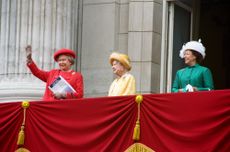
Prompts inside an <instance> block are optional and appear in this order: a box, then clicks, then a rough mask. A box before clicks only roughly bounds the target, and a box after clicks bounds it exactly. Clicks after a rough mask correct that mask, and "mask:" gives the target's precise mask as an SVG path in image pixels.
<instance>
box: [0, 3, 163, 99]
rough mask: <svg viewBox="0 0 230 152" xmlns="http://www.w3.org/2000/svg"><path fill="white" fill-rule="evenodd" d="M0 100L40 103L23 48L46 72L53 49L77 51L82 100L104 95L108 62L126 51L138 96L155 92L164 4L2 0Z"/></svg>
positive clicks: (51, 63) (40, 89) (110, 77)
mask: <svg viewBox="0 0 230 152" xmlns="http://www.w3.org/2000/svg"><path fill="white" fill-rule="evenodd" d="M0 10H1V14H0V15H1V28H0V38H1V41H0V48H1V49H0V69H1V71H0V101H13V100H16V101H20V100H24V99H27V100H39V99H41V96H42V94H43V91H44V86H45V83H43V82H41V81H40V80H38V79H37V78H36V77H34V76H33V75H31V74H30V72H29V71H28V69H27V67H26V65H25V60H26V59H25V51H24V48H25V46H26V45H27V44H31V45H32V47H33V58H34V60H35V62H36V63H37V65H38V66H39V67H40V68H42V69H44V70H50V69H52V68H55V67H56V65H55V63H54V61H53V56H52V55H53V53H54V51H55V50H57V49H59V48H62V47H67V48H71V49H73V50H76V53H77V62H76V66H75V67H74V68H75V70H77V71H80V72H81V73H82V74H83V77H84V87H85V89H84V91H85V97H95V96H106V95H107V92H108V89H109V86H110V84H111V82H112V81H113V79H114V76H113V74H112V70H111V66H110V65H109V62H108V58H109V55H110V54H111V52H112V51H121V52H123V53H127V54H128V55H129V57H130V58H131V62H132V67H133V68H132V70H131V73H132V74H133V75H134V76H135V78H136V82H137V92H138V93H159V92H160V79H161V78H160V73H161V41H162V11H163V0H138V1H137V0H34V1H31V0H23V1H17V0H1V9H0Z"/></svg>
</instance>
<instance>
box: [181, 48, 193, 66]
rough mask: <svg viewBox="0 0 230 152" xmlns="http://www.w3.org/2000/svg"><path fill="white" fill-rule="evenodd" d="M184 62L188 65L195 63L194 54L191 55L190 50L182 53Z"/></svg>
mask: <svg viewBox="0 0 230 152" xmlns="http://www.w3.org/2000/svg"><path fill="white" fill-rule="evenodd" d="M184 62H185V64H187V65H189V66H193V65H195V64H196V56H195V55H193V53H192V51H191V50H186V51H185V53H184Z"/></svg>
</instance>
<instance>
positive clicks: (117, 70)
mask: <svg viewBox="0 0 230 152" xmlns="http://www.w3.org/2000/svg"><path fill="white" fill-rule="evenodd" d="M112 70H113V73H114V74H116V75H118V76H122V75H123V74H124V72H125V68H124V66H123V65H122V64H121V63H120V62H119V61H116V60H114V61H113V63H112Z"/></svg>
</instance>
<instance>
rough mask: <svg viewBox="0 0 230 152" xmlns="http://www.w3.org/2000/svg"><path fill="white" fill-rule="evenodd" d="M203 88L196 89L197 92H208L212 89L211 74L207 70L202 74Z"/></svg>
mask: <svg viewBox="0 0 230 152" xmlns="http://www.w3.org/2000/svg"><path fill="white" fill-rule="evenodd" d="M202 76H203V87H198V88H197V89H198V90H199V91H209V90H213V89H214V85H213V79H212V73H211V71H210V70H209V69H208V68H207V69H206V70H205V71H204V72H203V74H202Z"/></svg>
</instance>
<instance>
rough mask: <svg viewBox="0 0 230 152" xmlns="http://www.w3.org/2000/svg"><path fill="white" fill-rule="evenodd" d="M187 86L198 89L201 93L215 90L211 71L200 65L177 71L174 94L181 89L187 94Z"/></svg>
mask: <svg viewBox="0 0 230 152" xmlns="http://www.w3.org/2000/svg"><path fill="white" fill-rule="evenodd" d="M187 84H190V85H192V86H194V87H197V89H198V90H199V91H203V90H204V91H205V90H213V89H214V86H213V79H212V73H211V71H210V70H209V69H208V68H206V67H203V66H200V65H199V64H196V65H194V66H188V67H186V68H183V69H181V70H178V71H177V73H176V77H175V80H174V82H173V86H172V92H178V90H179V89H183V92H186V90H185V87H186V85H187Z"/></svg>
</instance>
